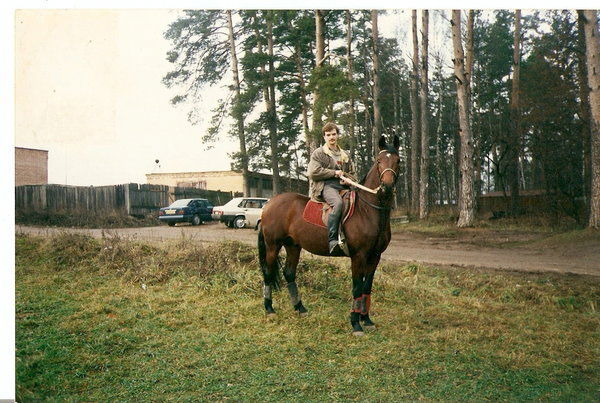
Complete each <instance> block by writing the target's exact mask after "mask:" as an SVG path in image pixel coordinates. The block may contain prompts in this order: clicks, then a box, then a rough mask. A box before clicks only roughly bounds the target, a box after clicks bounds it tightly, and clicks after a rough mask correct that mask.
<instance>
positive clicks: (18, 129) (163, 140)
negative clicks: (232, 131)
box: [0, 0, 595, 399]
mask: <svg viewBox="0 0 600 403" xmlns="http://www.w3.org/2000/svg"><path fill="white" fill-rule="evenodd" d="M140 4H143V7H144V8H140ZM199 4H201V5H202V6H203V7H206V8H225V7H227V8H231V9H236V8H263V9H269V8H286V7H287V8H297V6H296V4H294V3H292V2H290V1H283V2H282V1H275V0H271V1H252V2H240V1H237V2H235V1H227V0H221V1H215V0H204V1H202V2H199V1H179V0H174V1H170V2H166V1H158V0H146V1H144V2H143V3H142V2H139V1H133V0H120V1H116V0H106V1H103V2H98V1H96V0H94V1H78V0H71V1H62V0H21V1H19V2H16V1H4V2H2V5H0V41H1V42H0V43H1V45H2V55H3V63H2V64H1V65H0V68H1V72H2V79H1V80H0V103H1V111H0V113H1V115H0V127H1V130H0V133H1V135H0V168H1V170H2V171H1V172H2V173H3V174H2V175H0V192H2V196H3V200H6V201H7V202H8V205H9V206H10V204H11V203H12V205H14V146H19V147H30V148H38V149H44V150H48V151H49V161H48V170H49V172H48V174H49V182H50V183H60V184H69V185H84V186H88V185H112V184H119V183H127V182H138V183H145V176H144V175H145V174H146V173H150V172H155V171H157V170H159V171H160V172H181V171H200V170H227V169H229V164H230V161H229V159H228V157H227V153H229V152H232V151H236V150H237V144H236V143H235V141H233V140H230V139H227V138H226V137H224V136H222V137H221V139H222V140H221V141H219V142H218V143H217V144H216V145H215V148H214V149H212V150H210V151H206V150H205V149H204V146H203V145H202V144H201V143H200V138H201V136H202V134H203V133H204V131H205V130H206V127H207V123H208V122H209V120H210V110H211V109H212V108H213V107H214V105H215V102H216V100H217V98H218V96H219V95H220V94H221V93H222V89H220V88H218V87H217V88H213V89H208V88H207V89H206V91H205V92H204V93H203V101H202V108H203V110H204V112H205V113H204V115H205V116H206V118H205V120H204V123H203V124H200V125H198V126H192V125H191V124H190V123H189V122H188V121H187V118H186V113H187V110H186V109H183V108H174V107H172V106H171V105H170V104H169V100H170V99H171V98H172V97H173V96H174V95H175V92H174V91H172V90H169V89H167V88H166V87H164V85H162V83H161V79H162V77H163V76H164V74H165V73H166V72H168V71H169V70H170V64H169V63H168V62H167V61H166V60H165V55H166V52H167V50H168V49H169V43H168V42H167V41H166V40H164V38H163V37H162V34H163V32H164V31H165V29H166V28H167V26H168V24H169V23H170V22H172V21H174V20H175V19H176V17H177V11H172V10H169V9H168V8H175V9H182V8H196V7H198V6H199ZM593 4H595V3H594V2H591V1H588V0H575V1H570V2H569V3H568V4H567V3H566V2H564V1H563V2H557V1H550V2H548V1H546V2H543V3H542V2H540V1H537V0H536V1H515V0H507V1H504V2H502V3H500V2H491V3H489V2H488V3H486V4H485V5H483V4H482V3H481V2H480V1H477V2H476V1H474V0H468V1H460V2H456V1H455V2H448V1H446V2H442V1H433V0H422V1H419V2H414V1H413V2H397V1H393V2H392V1H378V0H372V1H370V2H369V3H368V4H367V3H365V2H364V1H358V0H344V1H315V0H305V1H303V2H302V5H303V7H305V8H308V9H314V8H338V9H341V8H350V9H361V8H366V7H370V8H387V9H391V8H398V7H401V8H404V9H409V8H411V7H414V8H430V9H449V8H451V7H455V8H462V9H467V8H481V7H482V6H485V7H487V8H500V7H503V8H518V7H521V8H525V9H526V8H540V7H541V8H562V7H570V8H575V7H578V8H591V7H594V6H593ZM409 16H410V12H409V11H405V12H404V13H403V14H390V15H388V16H387V17H382V20H381V21H380V30H382V33H383V34H384V35H385V36H388V37H389V36H394V35H397V34H400V36H402V32H405V31H407V30H408V29H409V27H410V25H409V24H410V20H409V18H410V17H409ZM430 29H431V30H432V31H433V30H435V29H436V27H435V26H434V27H430ZM404 39H405V41H406V42H408V41H409V40H410V36H409V35H408V36H405V37H404ZM406 45H408V46H410V44H408V43H407V44H406ZM430 46H431V47H432V48H435V47H437V48H438V49H442V50H444V49H445V50H446V51H447V50H448V49H449V48H450V42H449V41H448V42H445V41H444V39H443V38H441V39H439V40H438V42H437V43H435V41H434V42H433V43H431V44H430ZM6 61H9V62H6ZM10 61H13V63H10ZM156 159H159V160H160V168H159V167H158V166H157V164H155V162H154V161H155V160H156ZM0 223H1V224H2V225H1V226H0V227H1V228H2V229H1V230H0V237H1V241H2V242H1V244H2V245H3V246H2V249H1V250H2V258H3V262H5V264H6V266H5V267H4V268H5V269H6V268H7V267H8V268H10V267H13V268H14V249H13V245H14V235H15V234H14V209H10V208H9V209H8V212H5V213H4V214H3V215H1V216H0ZM14 281H15V278H14V270H12V271H11V270H10V269H9V270H0V295H1V296H2V297H1V298H2V300H1V301H0V302H1V303H0V328H1V330H0V337H1V339H2V341H3V342H2V343H0V399H3V398H4V399H10V398H14V385H15V377H14V363H15V357H14V356H15V351H14V340H15V339H14V337H15V334H14V301H15V293H14Z"/></svg>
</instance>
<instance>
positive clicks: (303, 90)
mask: <svg viewBox="0 0 600 403" xmlns="http://www.w3.org/2000/svg"><path fill="white" fill-rule="evenodd" d="M288 27H289V28H290V31H291V30H292V29H293V26H292V22H291V21H289V22H288ZM300 53H301V52H300V43H299V41H298V40H296V43H295V44H294V61H295V62H296V71H297V72H298V85H299V86H300V102H301V104H302V129H303V131H304V142H305V143H306V147H307V150H308V151H310V150H314V149H315V148H316V147H315V146H314V145H313V144H312V143H313V138H312V136H311V135H310V128H309V125H308V101H307V100H306V81H305V80H304V71H303V69H302V56H301V54H300Z"/></svg>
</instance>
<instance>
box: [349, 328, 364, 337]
mask: <svg viewBox="0 0 600 403" xmlns="http://www.w3.org/2000/svg"><path fill="white" fill-rule="evenodd" d="M364 335H365V332H363V331H360V330H357V331H355V332H352V336H356V337H362V336H364Z"/></svg>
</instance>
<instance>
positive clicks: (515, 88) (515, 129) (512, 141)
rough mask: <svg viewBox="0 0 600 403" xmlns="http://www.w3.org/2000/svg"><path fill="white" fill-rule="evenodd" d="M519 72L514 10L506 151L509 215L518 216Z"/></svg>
mask: <svg viewBox="0 0 600 403" xmlns="http://www.w3.org/2000/svg"><path fill="white" fill-rule="evenodd" d="M520 70H521V10H515V37H514V46H513V79H512V93H511V98H510V115H511V116H510V118H511V119H510V121H511V126H512V127H511V128H512V130H511V133H510V134H509V137H508V138H509V150H508V185H509V188H510V214H511V216H513V217H516V216H517V215H519V213H520V210H521V207H520V198H519V155H520V149H521V108H520V105H519V80H520Z"/></svg>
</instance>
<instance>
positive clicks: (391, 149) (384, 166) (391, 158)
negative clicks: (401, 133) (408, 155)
mask: <svg viewBox="0 0 600 403" xmlns="http://www.w3.org/2000/svg"><path fill="white" fill-rule="evenodd" d="M399 146H400V139H399V138H398V136H394V145H393V146H391V145H388V144H387V143H386V141H385V136H381V138H380V139H379V154H378V155H377V171H378V172H379V182H381V184H380V192H381V193H382V194H381V196H384V197H390V196H391V195H392V192H393V190H394V185H395V184H396V180H397V179H398V167H399V165H400V156H399V155H398V147H399Z"/></svg>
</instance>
